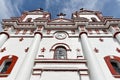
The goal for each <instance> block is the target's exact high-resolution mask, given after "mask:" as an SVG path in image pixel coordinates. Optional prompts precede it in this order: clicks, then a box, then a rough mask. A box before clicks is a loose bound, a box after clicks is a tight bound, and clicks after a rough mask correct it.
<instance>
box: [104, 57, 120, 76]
mask: <svg viewBox="0 0 120 80" xmlns="http://www.w3.org/2000/svg"><path fill="white" fill-rule="evenodd" d="M104 59H105V62H106V64H107V66H108V68H109V70H110V72H111V73H112V75H113V76H114V77H115V78H120V57H117V56H106V57H105V58H104Z"/></svg>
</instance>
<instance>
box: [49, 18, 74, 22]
mask: <svg viewBox="0 0 120 80" xmlns="http://www.w3.org/2000/svg"><path fill="white" fill-rule="evenodd" d="M49 23H74V22H73V20H70V19H65V18H58V19H54V20H51V21H49Z"/></svg>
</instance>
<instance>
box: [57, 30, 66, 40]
mask: <svg viewBox="0 0 120 80" xmlns="http://www.w3.org/2000/svg"><path fill="white" fill-rule="evenodd" d="M66 36H67V35H66V33H65V32H57V33H56V34H55V37H56V38H57V39H61V40H62V39H65V38H66Z"/></svg>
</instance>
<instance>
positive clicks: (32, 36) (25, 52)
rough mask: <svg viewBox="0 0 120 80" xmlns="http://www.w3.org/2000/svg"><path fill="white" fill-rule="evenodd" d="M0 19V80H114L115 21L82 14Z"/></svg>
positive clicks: (118, 71)
mask: <svg viewBox="0 0 120 80" xmlns="http://www.w3.org/2000/svg"><path fill="white" fill-rule="evenodd" d="M50 15H51V14H50V13H48V12H46V11H43V10H42V9H37V10H33V11H26V12H24V13H22V15H21V16H20V17H11V19H3V21H2V27H3V31H2V32H0V80H73V79H74V80H119V79H120V25H119V24H120V19H118V18H113V17H110V16H103V15H102V13H101V12H99V11H91V10H84V9H81V10H79V11H76V12H74V13H73V14H72V18H71V19H65V18H64V16H65V14H63V13H60V14H59V15H58V16H59V17H58V18H57V19H51V18H50Z"/></svg>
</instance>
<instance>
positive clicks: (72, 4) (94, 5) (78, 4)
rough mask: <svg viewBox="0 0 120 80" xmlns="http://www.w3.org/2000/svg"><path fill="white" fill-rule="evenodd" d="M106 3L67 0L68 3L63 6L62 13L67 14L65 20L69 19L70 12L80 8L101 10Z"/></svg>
mask: <svg viewBox="0 0 120 80" xmlns="http://www.w3.org/2000/svg"><path fill="white" fill-rule="evenodd" d="M107 1H108V0H69V2H67V3H64V5H65V6H64V8H63V9H62V12H64V13H66V14H67V16H66V17H67V18H70V17H71V14H72V12H75V11H76V10H79V9H80V8H85V9H90V10H101V9H102V8H103V6H104V4H105V3H106V2H107Z"/></svg>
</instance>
